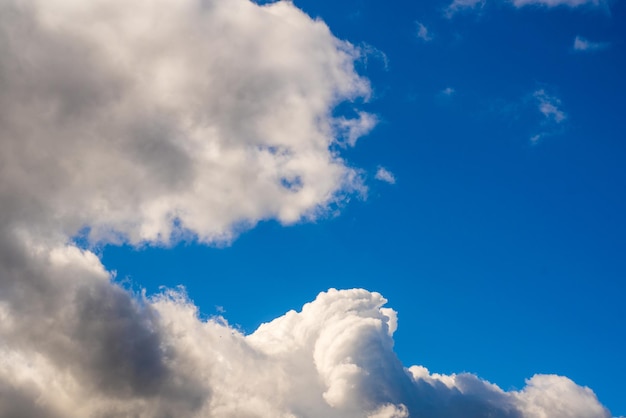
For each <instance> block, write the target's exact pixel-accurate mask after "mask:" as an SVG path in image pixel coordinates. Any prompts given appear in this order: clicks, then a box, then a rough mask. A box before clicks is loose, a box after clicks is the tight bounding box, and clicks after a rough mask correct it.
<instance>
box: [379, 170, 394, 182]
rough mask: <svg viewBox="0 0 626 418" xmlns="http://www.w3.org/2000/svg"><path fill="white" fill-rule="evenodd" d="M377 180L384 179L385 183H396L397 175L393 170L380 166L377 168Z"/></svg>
mask: <svg viewBox="0 0 626 418" xmlns="http://www.w3.org/2000/svg"><path fill="white" fill-rule="evenodd" d="M375 178H376V180H380V181H384V182H385V183H389V184H395V183H396V177H395V176H394V175H393V173H392V172H391V171H388V170H387V169H386V168H385V167H378V170H376V176H375Z"/></svg>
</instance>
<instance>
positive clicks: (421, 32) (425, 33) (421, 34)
mask: <svg viewBox="0 0 626 418" xmlns="http://www.w3.org/2000/svg"><path fill="white" fill-rule="evenodd" d="M415 23H416V24H417V37H418V38H419V39H421V40H423V41H424V42H430V41H432V40H433V36H432V34H431V33H430V31H429V30H428V28H427V27H426V26H424V24H423V23H421V22H415Z"/></svg>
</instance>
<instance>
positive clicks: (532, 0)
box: [513, 0, 601, 8]
mask: <svg viewBox="0 0 626 418" xmlns="http://www.w3.org/2000/svg"><path fill="white" fill-rule="evenodd" d="M600 3H601V1H600V0H513V5H514V6H515V7H517V8H520V7H524V6H531V5H537V6H545V7H556V6H567V7H579V6H583V5H592V6H599V5H600Z"/></svg>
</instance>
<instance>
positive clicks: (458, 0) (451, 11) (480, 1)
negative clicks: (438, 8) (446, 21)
mask: <svg viewBox="0 0 626 418" xmlns="http://www.w3.org/2000/svg"><path fill="white" fill-rule="evenodd" d="M486 1H487V0H453V1H452V3H450V5H449V6H448V7H446V9H445V10H444V15H445V16H446V17H447V18H452V17H453V16H454V15H455V14H457V13H459V12H462V11H467V10H471V9H475V8H477V7H480V8H483V7H485V4H486Z"/></svg>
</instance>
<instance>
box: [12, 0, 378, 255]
mask: <svg viewBox="0 0 626 418" xmlns="http://www.w3.org/2000/svg"><path fill="white" fill-rule="evenodd" d="M0 7H1V8H2V12H1V13H0V28H1V30H2V34H3V35H2V37H1V38H0V54H1V55H2V56H3V57H4V58H3V60H2V62H1V63H0V74H1V76H0V90H2V92H3V94H2V95H1V97H0V115H1V116H0V137H1V138H2V141H1V142H0V166H1V167H2V183H1V186H0V198H1V199H2V201H3V202H10V203H8V205H7V207H6V208H4V211H5V212H6V211H9V212H19V213H20V219H21V220H22V221H23V222H24V223H28V224H31V223H38V224H39V227H40V228H41V229H42V230H47V231H54V232H58V231H62V233H64V234H67V235H73V234H75V233H77V232H78V231H80V230H84V228H89V234H90V237H91V238H92V239H93V240H102V241H116V240H120V239H128V240H130V241H131V242H132V243H140V242H143V241H149V242H165V243H167V242H168V241H169V240H170V239H171V238H172V236H177V235H180V234H183V233H185V231H192V232H193V233H194V234H197V236H198V237H199V239H200V240H201V241H206V242H220V241H229V240H231V239H232V238H233V236H235V235H236V234H237V232H239V231H241V230H242V229H244V228H247V227H250V226H252V225H254V224H255V223H256V222H258V221H260V220H264V219H270V218H275V219H277V220H279V221H280V222H282V223H285V224H289V223H293V222H296V221H298V220H300V219H303V218H314V217H316V216H319V215H320V213H323V212H324V211H325V210H327V209H328V207H329V206H332V205H334V204H336V203H339V202H340V201H341V199H342V197H343V196H345V194H346V193H352V192H354V191H358V190H360V189H362V188H363V187H364V186H363V184H362V180H361V176H360V174H359V172H358V170H356V169H354V168H352V167H350V166H349V165H348V164H347V163H346V162H345V161H344V160H343V159H342V158H341V157H340V156H339V155H338V153H337V152H336V151H333V149H335V148H333V146H334V145H335V144H338V143H339V144H344V146H345V145H348V146H352V145H354V144H355V142H356V140H357V139H358V138H359V137H360V136H362V135H365V134H367V133H368V132H369V131H370V130H371V129H372V128H373V127H374V125H375V124H376V118H375V117H374V116H373V115H370V114H367V113H365V112H362V111H358V110H357V113H356V114H355V116H354V117H350V115H345V114H344V115H340V116H339V117H334V116H333V113H332V112H333V108H334V107H335V105H336V104H338V103H339V102H341V101H345V100H356V99H359V98H367V96H368V95H369V94H370V87H369V84H368V82H367V80H366V79H364V78H362V77H360V76H359V75H358V74H356V72H355V70H354V67H353V63H354V61H355V59H358V57H359V54H360V51H359V50H358V49H357V48H355V47H354V46H352V45H351V44H349V43H347V42H343V41H340V40H338V39H337V38H335V37H334V36H333V35H332V34H331V32H330V31H329V29H328V27H327V26H326V25H325V24H324V23H323V22H322V21H320V20H313V19H311V18H310V17H308V16H307V15H305V14H304V13H302V12H301V11H300V10H299V9H297V8H296V7H295V6H294V5H293V4H292V3H290V2H276V3H272V4H269V5H266V6H258V5H256V4H254V3H252V2H249V1H246V0H234V1H224V0H210V1H200V0H182V1H173V0H156V1H150V2H147V1H141V2H133V3H128V2H123V1H121V0H114V1H108V0H107V1H105V0H96V1H90V2H88V3H82V2H75V1H70V2H68V1H65V0H50V1H36V0H31V1H26V2H24V1H16V0H7V1H4V2H2V5H1V6H0ZM69 202H71V204H70V203H69ZM7 216H13V215H11V214H8V215H7Z"/></svg>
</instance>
